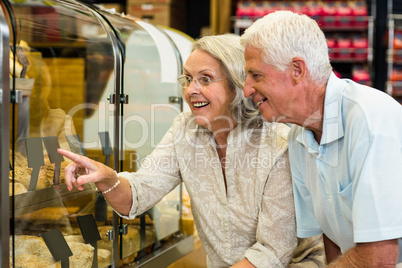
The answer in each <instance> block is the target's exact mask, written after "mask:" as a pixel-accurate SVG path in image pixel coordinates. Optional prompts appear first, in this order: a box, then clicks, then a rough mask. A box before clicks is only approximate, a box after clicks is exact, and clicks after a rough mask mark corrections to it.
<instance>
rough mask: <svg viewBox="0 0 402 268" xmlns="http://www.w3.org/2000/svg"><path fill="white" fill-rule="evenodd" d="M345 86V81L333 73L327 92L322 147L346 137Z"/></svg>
mask: <svg viewBox="0 0 402 268" xmlns="http://www.w3.org/2000/svg"><path fill="white" fill-rule="evenodd" d="M345 86H346V82H345V81H344V80H342V79H339V78H338V77H337V76H336V75H335V74H334V73H331V76H330V77H329V79H328V83H327V89H326V91H325V102H324V121H323V127H322V137H321V142H320V144H321V145H323V144H327V143H330V142H333V141H335V140H338V139H340V138H342V137H343V136H344V129H343V119H342V93H343V90H344V88H345Z"/></svg>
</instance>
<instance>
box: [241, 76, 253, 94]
mask: <svg viewBox="0 0 402 268" xmlns="http://www.w3.org/2000/svg"><path fill="white" fill-rule="evenodd" d="M243 93H244V97H246V98H248V97H250V96H251V95H253V94H254V93H255V89H254V87H252V85H251V82H250V79H249V78H248V76H247V78H246V82H245V83H244V87H243Z"/></svg>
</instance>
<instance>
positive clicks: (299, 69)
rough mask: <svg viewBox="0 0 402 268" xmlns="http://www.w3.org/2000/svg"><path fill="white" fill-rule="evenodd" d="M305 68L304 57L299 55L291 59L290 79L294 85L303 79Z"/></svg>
mask: <svg viewBox="0 0 402 268" xmlns="http://www.w3.org/2000/svg"><path fill="white" fill-rule="evenodd" d="M306 73H307V68H306V63H305V62H304V59H302V58H300V57H294V58H293V59H292V80H293V84H294V85H295V86H296V85H298V84H299V83H301V82H302V81H303V79H304V78H305V77H306Z"/></svg>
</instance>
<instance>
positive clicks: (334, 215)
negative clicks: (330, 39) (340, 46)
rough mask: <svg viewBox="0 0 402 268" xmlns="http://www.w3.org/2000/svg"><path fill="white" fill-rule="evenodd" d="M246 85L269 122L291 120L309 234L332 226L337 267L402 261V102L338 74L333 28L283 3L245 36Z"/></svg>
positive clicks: (300, 204)
mask: <svg viewBox="0 0 402 268" xmlns="http://www.w3.org/2000/svg"><path fill="white" fill-rule="evenodd" d="M241 42H242V45H243V46H244V47H245V53H244V55H245V60H246V65H245V71H246V72H247V80H246V83H245V87H244V94H245V96H246V97H251V98H252V99H253V101H254V103H255V104H256V105H257V106H258V108H259V110H260V112H261V114H262V115H263V117H264V118H265V119H266V120H268V121H277V122H283V123H291V124H293V125H292V128H291V130H290V132H289V135H288V143H289V157H290V161H291V171H292V178H293V187H294V198H295V208H296V219H297V234H298V236H299V237H309V236H313V235H318V234H324V244H325V251H326V255H327V261H328V263H330V266H331V267H395V265H396V264H397V263H398V254H399V245H398V242H399V238H401V237H402V207H401V206H402V168H401V167H402V108H401V105H400V104H399V103H398V102H396V101H395V100H394V99H393V98H391V97H390V96H388V95H387V94H385V93H383V92H381V91H379V90H376V89H373V88H370V87H367V86H363V85H359V84H357V83H355V82H353V81H351V80H348V79H339V78H337V77H336V76H335V75H334V73H332V67H331V65H330V62H329V56H328V47H327V44H326V40H325V36H324V34H323V32H322V31H321V30H320V29H319V27H318V25H317V23H316V22H315V21H314V20H312V19H310V18H309V17H307V16H305V15H299V14H295V13H293V12H290V11H277V12H275V13H271V14H269V15H267V16H265V17H263V18H261V19H259V20H257V21H256V22H255V23H254V24H253V25H252V26H251V27H249V28H248V29H247V30H246V31H245V33H244V34H243V36H242V37H241Z"/></svg>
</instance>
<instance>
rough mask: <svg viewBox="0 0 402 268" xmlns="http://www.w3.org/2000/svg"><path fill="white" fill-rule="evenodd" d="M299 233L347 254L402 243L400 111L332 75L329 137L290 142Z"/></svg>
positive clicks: (294, 134)
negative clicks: (361, 246) (360, 246)
mask: <svg viewBox="0 0 402 268" xmlns="http://www.w3.org/2000/svg"><path fill="white" fill-rule="evenodd" d="M288 143H289V157H290V161H291V169H292V176H293V186H294V197H295V206H296V219H297V234H298V236H299V237H309V236H313V235H318V234H321V233H325V234H326V235H327V236H328V238H330V239H331V240H332V241H333V242H334V243H336V244H337V245H338V246H339V247H340V248H341V250H342V252H345V251H346V250H347V249H349V248H351V247H353V246H354V245H355V243H358V242H374V241H381V240H388V239H395V238H400V237H402V106H401V105H400V104H399V103H397V102H396V101H395V100H394V99H393V98H391V97H390V96H389V95H387V94H385V93H384V92H381V91H379V90H376V89H373V88H370V87H367V86H363V85H359V84H357V83H355V82H353V81H351V80H347V79H339V78H337V77H336V76H335V75H334V74H331V76H330V79H329V80H328V84H327V89H326V93H325V108H324V122H323V132H322V138H321V142H320V144H318V143H317V142H316V141H315V139H314V136H313V133H312V132H311V131H310V130H306V129H305V128H303V127H300V126H297V125H293V126H292V128H291V131H290V132H289V135H288Z"/></svg>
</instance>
